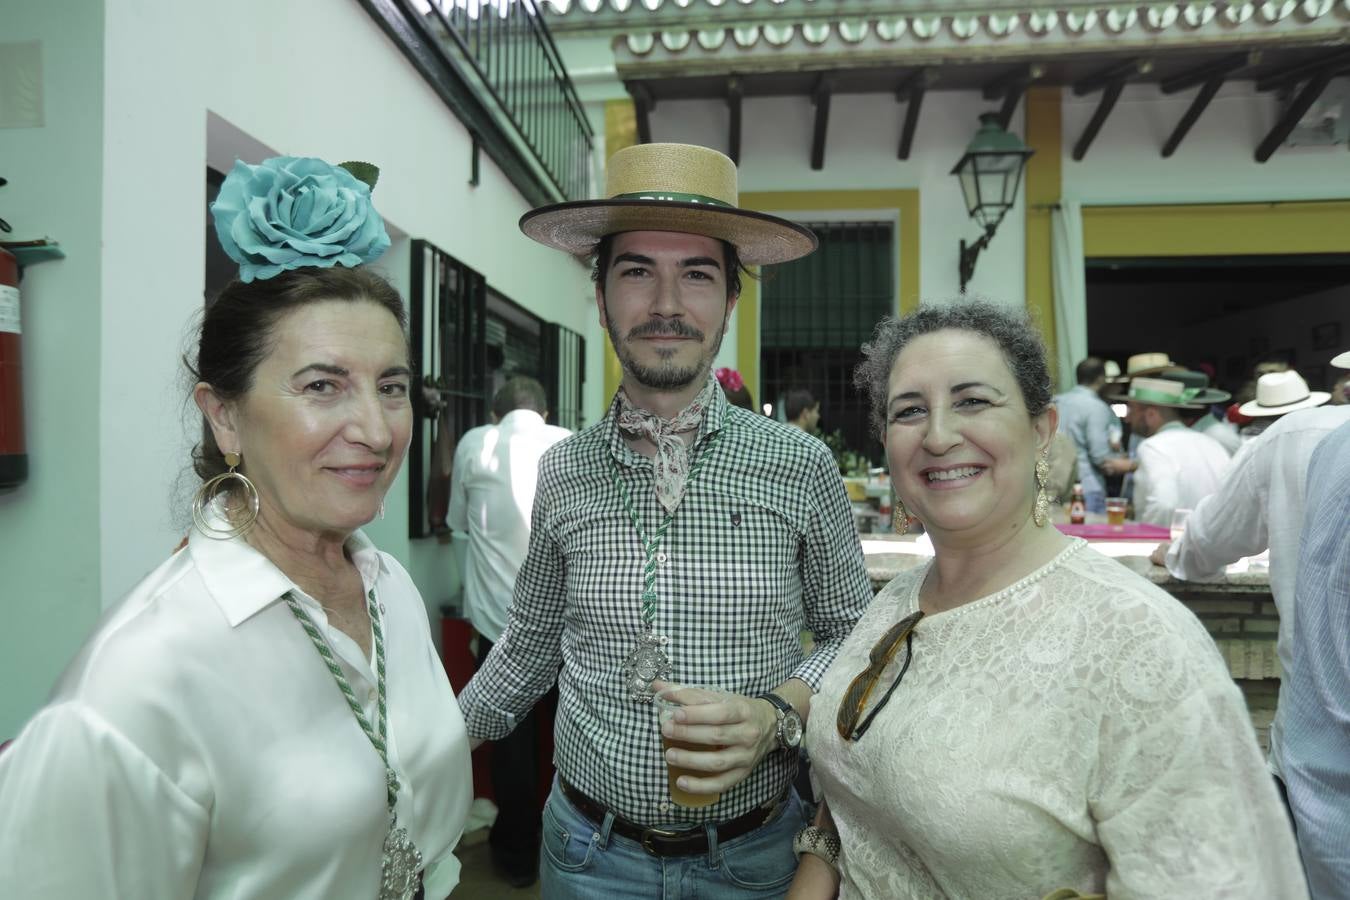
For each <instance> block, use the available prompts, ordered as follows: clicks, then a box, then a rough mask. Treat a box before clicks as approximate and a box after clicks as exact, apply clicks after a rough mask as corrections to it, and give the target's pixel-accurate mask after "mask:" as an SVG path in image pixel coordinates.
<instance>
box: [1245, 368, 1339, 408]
mask: <svg viewBox="0 0 1350 900" xmlns="http://www.w3.org/2000/svg"><path fill="white" fill-rule="evenodd" d="M1330 399H1331V394H1329V393H1328V392H1326V391H1310V390H1308V382H1306V381H1304V380H1303V376H1302V375H1300V374H1298V373H1297V372H1295V371H1294V370H1293V369H1290V370H1289V371H1288V372H1270V373H1268V374H1266V375H1262V376H1261V377H1260V378H1259V379H1257V382H1256V399H1255V400H1251V401H1248V402H1247V403H1244V404H1242V405H1241V406H1239V407H1238V412H1239V413H1241V414H1242V415H1244V416H1251V417H1253V418H1257V417H1260V416H1282V415H1284V414H1285V413H1291V412H1294V411H1295V410H1299V409H1308V408H1309V407H1313V406H1321V405H1322V404H1323V403H1326V402H1327V401H1328V400H1330Z"/></svg>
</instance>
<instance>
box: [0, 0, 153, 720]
mask: <svg viewBox="0 0 1350 900" xmlns="http://www.w3.org/2000/svg"><path fill="white" fill-rule="evenodd" d="M0 23H3V26H2V27H0V53H4V52H5V51H4V47H3V46H2V45H3V44H5V43H8V42H15V43H20V42H28V41H39V42H41V81H42V90H43V94H44V98H43V100H44V102H43V124H42V125H41V126H40V127H33V128H12V129H5V130H0V175H4V176H5V177H6V178H8V179H9V182H10V183H9V185H8V186H7V187H5V188H3V189H0V216H3V218H5V219H6V220H7V221H8V222H9V223H10V224H11V225H12V226H13V227H14V233H13V234H12V235H7V236H6V237H7V238H11V239H15V240H28V239H33V238H39V237H50V238H52V239H54V240H57V241H59V242H60V244H61V246H62V248H63V249H64V250H65V252H66V259H64V260H61V261H56V262H44V263H40V264H38V265H35V266H32V267H31V268H29V269H28V270H27V271H26V272H25V274H24V278H23V283H22V287H21V290H22V296H23V299H22V316H23V338H22V342H23V349H22V352H23V358H24V366H23V378H24V401H25V402H24V406H25V412H26V425H27V450H28V462H29V473H30V474H29V477H28V481H27V483H26V484H24V485H23V486H21V487H19V488H16V489H14V490H11V491H6V492H0V616H2V617H3V620H4V624H3V626H0V685H3V687H0V741H3V740H5V739H7V738H10V737H13V736H14V735H15V734H17V733H18V730H19V726H20V725H21V724H22V723H23V721H24V720H25V719H26V718H27V717H28V716H29V714H31V712H32V710H34V709H36V708H37V706H38V705H39V704H41V703H42V701H43V699H44V698H45V697H46V696H47V693H48V691H49V690H50V689H51V686H52V683H53V682H54V681H55V679H56V676H57V675H58V674H59V673H60V671H61V670H62V669H63V668H64V667H65V665H66V662H67V661H68V660H69V659H70V658H71V656H72V655H73V654H74V652H75V650H76V648H78V647H79V644H80V642H81V641H82V640H83V639H84V636H85V634H86V633H87V632H88V631H89V629H90V628H91V627H92V626H93V623H94V622H95V620H97V618H98V615H99V611H100V603H99V560H100V535H99V517H98V479H99V467H100V457H101V456H111V457H112V459H111V460H110V461H109V462H110V465H111V466H112V467H113V468H116V467H117V466H119V465H121V464H124V463H126V462H128V460H129V458H131V457H134V456H135V455H137V453H138V452H139V449H140V448H139V446H138V444H137V443H136V442H132V443H130V444H128V443H127V442H125V441H122V442H118V443H117V444H115V445H111V446H108V447H107V448H100V446H99V434H98V432H99V420H100V412H99V389H98V380H99V354H100V346H99V285H100V268H101V265H102V260H101V254H100V248H99V241H100V238H101V235H100V229H99V222H100V218H101V213H100V209H101V205H102V197H101V191H102V183H103V173H102V166H101V163H100V156H101V149H100V148H101V145H102V135H103V100H102V95H101V87H100V72H101V70H102V63H103V12H102V6H101V4H100V5H98V6H97V7H96V8H93V9H89V10H87V11H86V12H85V13H83V14H80V15H72V14H71V13H70V11H69V10H68V9H66V8H64V7H63V5H62V4H50V3H30V2H24V0H0ZM165 352H166V354H168V355H172V349H171V348H166V351H165ZM158 499H159V498H158V497H156V500H158ZM136 502H140V501H136ZM136 502H133V504H132V505H136Z"/></svg>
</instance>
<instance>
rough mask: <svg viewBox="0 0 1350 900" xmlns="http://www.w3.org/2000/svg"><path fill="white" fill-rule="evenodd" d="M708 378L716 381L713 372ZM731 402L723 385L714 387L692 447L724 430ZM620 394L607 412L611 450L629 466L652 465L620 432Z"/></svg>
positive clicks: (616, 457) (615, 394)
mask: <svg viewBox="0 0 1350 900" xmlns="http://www.w3.org/2000/svg"><path fill="white" fill-rule="evenodd" d="M708 380H709V381H715V380H716V379H715V378H714V377H713V374H712V372H709V373H708ZM730 405H731V404H730V403H729V402H728V400H727V395H726V392H725V391H723V390H722V388H721V386H716V387H714V389H713V391H712V398H711V399H710V400H709V401H708V408H707V409H706V410H704V412H703V421H702V422H700V423H699V426H698V433H697V435H696V436H695V438H694V443H693V444H692V445H691V446H692V447H695V448H697V447H701V446H703V444H704V443H705V442H707V440H708V439H709V438H710V437H712V436H713V435H714V434H716V433H717V432H718V431H721V430H722V426H723V425H724V424H725V423H726V418H727V408H728V407H729V406H730ZM618 415H619V394H618V392H617V391H616V392H615V393H614V399H613V400H611V401H610V402H609V410H608V411H607V412H606V413H605V428H606V429H607V430H608V431H609V452H610V453H611V454H612V455H613V456H614V458H615V459H616V460H618V461H619V462H621V463H623V464H624V465H627V466H634V465H642V464H643V463H646V464H647V465H649V466H650V465H651V460H650V459H648V458H647V457H645V456H643V455H642V454H641V453H638V452H637V451H636V450H634V449H633V448H632V447H629V446H628V442H627V441H625V440H624V439H623V435H622V434H621V433H620V432H619V424H618Z"/></svg>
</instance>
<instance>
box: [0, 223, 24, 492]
mask: <svg viewBox="0 0 1350 900" xmlns="http://www.w3.org/2000/svg"><path fill="white" fill-rule="evenodd" d="M20 330H21V329H20V327H19V263H18V260H16V259H15V258H14V254H12V253H10V252H9V251H8V250H6V249H4V248H3V247H0V488H6V487H14V486H15V485H19V484H22V483H23V482H24V481H25V480H27V478H28V451H27V450H26V449H25V446H24V436H23V368H22V357H21V356H20V352H19V334H20Z"/></svg>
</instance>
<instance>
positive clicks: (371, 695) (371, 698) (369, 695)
mask: <svg viewBox="0 0 1350 900" xmlns="http://www.w3.org/2000/svg"><path fill="white" fill-rule="evenodd" d="M378 699H380V692H379V691H377V690H375V688H371V689H370V690H368V691H366V702H367V703H374V702H375V701H376V700H378Z"/></svg>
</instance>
